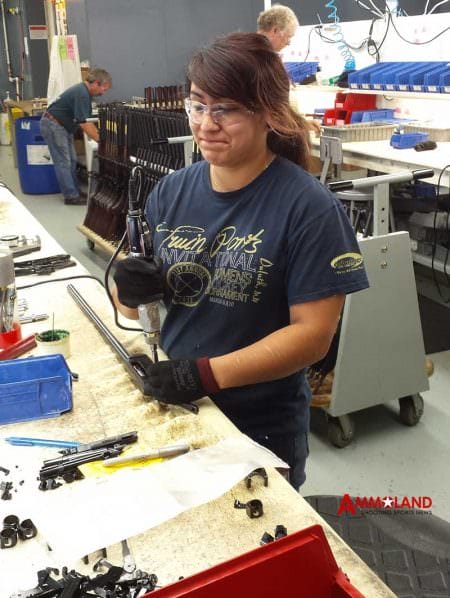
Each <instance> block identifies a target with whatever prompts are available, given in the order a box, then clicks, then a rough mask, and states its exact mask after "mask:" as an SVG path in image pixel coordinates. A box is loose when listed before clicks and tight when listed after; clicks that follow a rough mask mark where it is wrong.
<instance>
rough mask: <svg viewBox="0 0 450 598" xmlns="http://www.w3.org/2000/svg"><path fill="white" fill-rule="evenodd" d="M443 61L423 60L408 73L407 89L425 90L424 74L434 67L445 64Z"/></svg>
mask: <svg viewBox="0 0 450 598" xmlns="http://www.w3.org/2000/svg"><path fill="white" fill-rule="evenodd" d="M445 64H446V63H445V62H425V63H424V64H423V65H422V66H421V67H419V68H418V69H417V70H415V71H414V72H412V73H410V75H409V89H410V91H418V92H420V91H425V87H424V78H425V75H426V74H427V73H429V72H431V71H433V70H434V69H435V68H439V67H441V66H445Z"/></svg>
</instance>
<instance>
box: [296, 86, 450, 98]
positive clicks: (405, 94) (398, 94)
mask: <svg viewBox="0 0 450 598" xmlns="http://www.w3.org/2000/svg"><path fill="white" fill-rule="evenodd" d="M297 90H298V91H305V90H306V91H308V92H329V93H331V92H332V93H338V92H343V93H362V94H366V95H368V94H371V95H377V96H386V97H388V98H408V99H411V100H414V99H416V100H420V99H427V100H447V101H449V100H450V93H424V92H415V91H388V90H385V89H351V88H350V87H334V86H333V85H296V86H295V87H294V91H297Z"/></svg>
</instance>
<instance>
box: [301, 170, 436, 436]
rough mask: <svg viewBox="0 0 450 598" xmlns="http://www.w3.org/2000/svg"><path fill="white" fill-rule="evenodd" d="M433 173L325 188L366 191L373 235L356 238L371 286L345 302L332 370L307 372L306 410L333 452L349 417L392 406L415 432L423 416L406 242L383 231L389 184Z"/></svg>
mask: <svg viewBox="0 0 450 598" xmlns="http://www.w3.org/2000/svg"><path fill="white" fill-rule="evenodd" d="M432 175H433V171H431V170H427V171H418V172H415V173H414V172H402V173H398V174H390V175H381V176H374V177H368V178H364V179H356V180H353V181H351V180H350V181H338V182H336V183H331V184H330V185H329V186H330V188H331V189H332V190H333V191H341V192H342V191H344V190H345V189H358V188H365V189H367V188H373V194H372V195H371V197H372V200H373V231H374V232H373V236H370V237H369V236H367V237H366V238H362V239H360V240H359V246H360V250H361V254H362V255H363V257H364V263H365V267H366V271H367V275H368V278H369V282H370V288H368V289H366V290H364V291H360V292H358V293H355V294H352V295H349V296H348V297H347V298H346V301H345V306H344V310H343V314H342V318H341V326H340V332H339V336H338V339H337V343H334V346H333V345H332V350H333V351H335V353H336V354H335V356H334V357H335V359H334V361H335V363H334V371H333V372H332V373H330V372H331V370H332V369H333V365H332V366H331V368H329V370H328V371H324V370H323V364H317V366H316V367H315V366H312V368H311V369H310V372H309V379H310V384H311V386H312V389H313V402H312V404H313V406H316V407H320V408H322V409H324V410H325V412H326V415H327V423H328V437H329V439H330V441H331V443H332V444H334V445H335V446H337V447H339V448H342V447H345V446H347V445H348V444H350V443H351V442H352V440H353V438H354V435H355V428H354V423H353V421H352V418H351V414H352V413H354V412H356V411H359V410H361V409H365V408H367V407H371V406H374V405H379V404H382V403H386V402H389V401H394V400H398V401H399V406H400V413H399V418H400V421H401V422H402V423H403V424H405V425H408V426H414V425H416V424H417V423H418V421H419V420H420V418H421V416H422V414H423V409H424V403H423V399H422V397H421V395H420V394H419V393H420V392H423V391H425V390H428V388H429V385H428V376H427V371H426V358H425V350H424V343H423V336H422V327H421V322H420V314H419V306H418V299H417V290H416V284H415V278H414V270H413V263H412V256H411V249H410V239H409V234H408V233H407V232H393V233H389V184H390V183H394V182H401V181H409V180H414V179H417V178H425V177H428V176H432ZM331 361H333V359H331ZM329 363H330V359H329V360H328V364H329ZM321 368H322V371H321ZM325 375H328V376H327V378H326V377H325ZM325 385H326V387H327V388H326V391H327V392H324V386H325Z"/></svg>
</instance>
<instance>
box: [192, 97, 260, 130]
mask: <svg viewBox="0 0 450 598" xmlns="http://www.w3.org/2000/svg"><path fill="white" fill-rule="evenodd" d="M184 108H185V110H186V113H187V115H188V117H189V120H190V122H191V123H193V124H195V125H201V124H202V122H203V118H204V116H205V114H209V116H210V117H211V118H212V120H213V121H214V122H215V123H216V124H218V125H224V126H226V125H235V124H237V123H239V122H241V121H243V120H245V118H246V117H247V116H248V115H249V114H254V112H253V111H252V110H249V109H248V108H245V107H244V106H240V105H239V104H231V103H229V102H221V103H220V104H213V105H212V106H207V105H206V104H202V103H201V102H197V101H196V100H191V99H190V98H186V99H185V100H184Z"/></svg>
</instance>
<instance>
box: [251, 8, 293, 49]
mask: <svg viewBox="0 0 450 598" xmlns="http://www.w3.org/2000/svg"><path fill="white" fill-rule="evenodd" d="M256 24H257V27H258V33H261V34H262V35H265V36H266V37H267V38H268V40H269V41H270V43H271V44H272V47H273V49H274V50H275V51H276V52H279V51H280V50H282V49H283V48H285V47H286V46H288V45H289V43H290V41H291V39H292V38H293V37H294V35H295V32H296V30H297V27H298V26H299V22H298V19H297V17H296V16H295V13H294V11H293V10H291V9H290V8H289V7H288V6H283V5H282V4H275V5H274V6H272V7H271V8H269V9H268V10H265V11H263V12H261V13H260V14H259V17H258V20H257V22H256Z"/></svg>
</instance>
